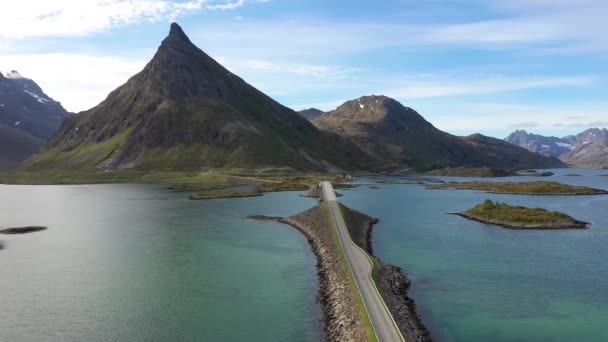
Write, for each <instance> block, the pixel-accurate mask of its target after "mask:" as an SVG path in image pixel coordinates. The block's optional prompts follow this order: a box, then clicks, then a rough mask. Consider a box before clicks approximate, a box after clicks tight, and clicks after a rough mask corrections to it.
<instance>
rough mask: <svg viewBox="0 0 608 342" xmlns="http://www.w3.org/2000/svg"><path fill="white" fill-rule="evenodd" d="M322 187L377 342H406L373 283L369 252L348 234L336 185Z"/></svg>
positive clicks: (322, 184) (323, 184) (325, 184)
mask: <svg viewBox="0 0 608 342" xmlns="http://www.w3.org/2000/svg"><path fill="white" fill-rule="evenodd" d="M321 187H322V189H323V199H324V200H325V201H326V202H327V204H328V205H329V208H330V210H331V213H332V216H333V219H334V222H336V227H337V229H338V237H339V238H340V242H341V243H342V248H343V249H344V254H345V255H346V260H348V264H349V266H350V269H351V271H352V273H353V275H354V278H355V282H356V284H357V288H358V289H359V292H360V293H361V298H363V303H365V307H366V309H367V313H368V315H369V319H370V321H371V322H372V325H373V327H374V331H375V332H376V336H377V337H378V340H379V341H382V342H393V341H395V342H402V341H405V340H404V339H403V337H402V336H401V333H400V332H399V329H398V328H397V325H396V323H395V321H394V320H393V317H392V316H391V314H390V312H389V311H388V308H387V307H386V306H385V305H384V302H383V301H382V297H380V294H379V293H378V291H377V290H376V286H375V285H374V283H373V281H372V278H371V272H372V261H371V260H370V259H369V257H368V255H367V253H365V252H364V251H363V250H362V249H360V248H359V247H357V245H355V243H354V242H353V241H352V239H351V238H350V235H349V234H348V230H347V229H346V224H345V223H344V219H343V218H342V213H341V212H340V207H339V205H338V201H337V200H336V193H335V191H334V188H333V186H332V185H331V183H329V182H322V183H321Z"/></svg>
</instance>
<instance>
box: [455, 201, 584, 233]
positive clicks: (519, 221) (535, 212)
mask: <svg viewBox="0 0 608 342" xmlns="http://www.w3.org/2000/svg"><path fill="white" fill-rule="evenodd" d="M457 215H459V216H462V217H465V218H468V219H471V220H475V221H480V222H483V223H491V224H496V225H500V226H503V227H507V228H513V229H567V228H586V227H587V223H585V222H582V221H577V220H575V219H573V218H572V217H570V216H568V215H566V214H564V213H560V212H557V211H548V210H545V209H542V208H527V207H521V206H510V205H507V204H504V203H498V202H496V203H495V202H492V201H491V200H486V201H485V202H483V203H481V204H479V205H476V206H475V207H473V208H471V209H469V210H466V211H464V212H462V213H458V214H457Z"/></svg>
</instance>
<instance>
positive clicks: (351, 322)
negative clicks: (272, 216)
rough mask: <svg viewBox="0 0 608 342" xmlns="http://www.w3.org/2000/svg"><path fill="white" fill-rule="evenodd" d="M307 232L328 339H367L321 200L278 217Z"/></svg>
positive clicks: (327, 210)
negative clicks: (301, 210)
mask: <svg viewBox="0 0 608 342" xmlns="http://www.w3.org/2000/svg"><path fill="white" fill-rule="evenodd" d="M279 222H282V223H287V224H289V225H291V226H293V227H295V228H296V229H298V230H299V231H300V232H302V233H303V234H304V236H306V238H307V239H308V242H309V243H310V245H311V247H312V250H313V252H314V253H315V255H316V256H317V275H318V277H319V302H320V303H321V307H322V310H323V315H324V333H325V339H326V340H328V341H366V340H367V334H366V331H365V328H364V327H363V322H362V317H361V315H360V312H359V307H358V303H357V298H356V297H355V294H354V293H353V292H352V291H351V288H350V286H349V274H348V272H349V270H348V268H347V267H346V265H344V263H343V261H342V255H341V253H342V252H341V250H340V248H339V245H338V244H337V243H336V240H335V239H334V236H333V232H332V231H331V229H328V227H332V226H333V223H332V222H331V216H330V215H329V209H328V208H327V207H326V205H324V204H320V205H318V206H316V207H314V208H312V209H309V210H307V211H305V212H302V213H300V214H297V215H294V216H291V217H288V218H286V219H281V220H279Z"/></svg>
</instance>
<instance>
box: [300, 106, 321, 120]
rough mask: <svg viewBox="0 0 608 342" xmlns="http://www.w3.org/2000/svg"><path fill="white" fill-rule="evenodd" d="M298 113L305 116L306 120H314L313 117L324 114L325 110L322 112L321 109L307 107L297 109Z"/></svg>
mask: <svg viewBox="0 0 608 342" xmlns="http://www.w3.org/2000/svg"><path fill="white" fill-rule="evenodd" d="M298 114H300V115H301V116H303V117H305V118H306V119H308V120H314V119H316V118H318V117H319V116H321V115H323V114H325V112H323V111H322V110H319V109H316V108H308V109H304V110H301V111H299V112H298Z"/></svg>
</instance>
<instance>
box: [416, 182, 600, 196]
mask: <svg viewBox="0 0 608 342" xmlns="http://www.w3.org/2000/svg"><path fill="white" fill-rule="evenodd" d="M428 189H457V190H482V191H486V192H489V193H494V194H516V195H561V196H575V195H607V194H608V191H606V190H602V189H595V188H590V187H587V186H577V185H568V184H563V183H559V182H547V181H543V182H541V181H539V182H448V183H445V184H439V185H433V186H429V187H428Z"/></svg>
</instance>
